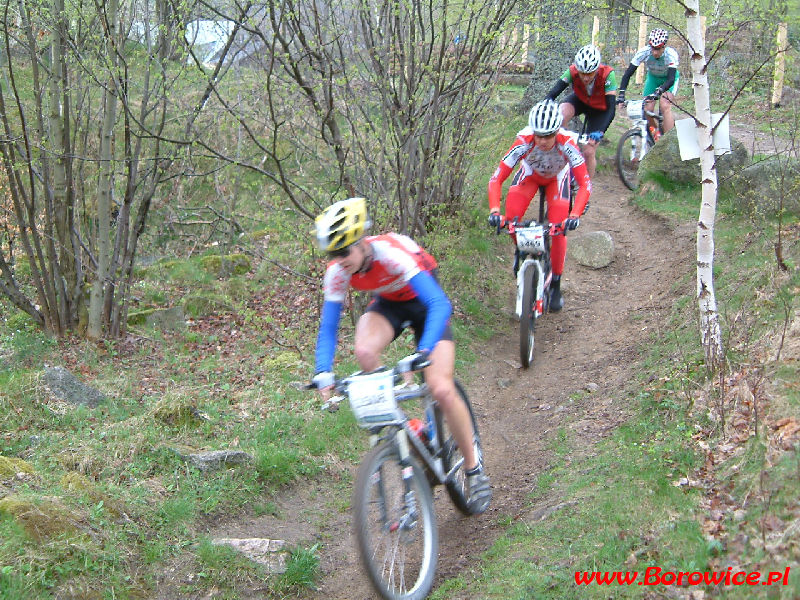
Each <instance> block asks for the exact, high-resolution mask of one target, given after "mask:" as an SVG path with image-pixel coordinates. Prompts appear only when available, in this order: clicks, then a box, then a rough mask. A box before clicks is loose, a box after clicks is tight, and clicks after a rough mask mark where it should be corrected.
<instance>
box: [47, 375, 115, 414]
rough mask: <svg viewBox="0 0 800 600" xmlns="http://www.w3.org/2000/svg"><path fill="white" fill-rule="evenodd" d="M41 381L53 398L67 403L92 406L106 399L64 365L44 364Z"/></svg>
mask: <svg viewBox="0 0 800 600" xmlns="http://www.w3.org/2000/svg"><path fill="white" fill-rule="evenodd" d="M42 383H43V384H44V386H45V387H46V388H47V390H48V391H49V392H50V394H51V395H52V396H53V397H54V398H56V399H57V400H60V401H62V402H66V403H68V404H73V405H76V406H77V405H86V406H89V407H91V408H94V407H96V406H97V405H98V404H100V403H101V402H105V401H106V396H105V394H103V393H102V392H100V391H98V390H96V389H94V388H93V387H90V386H88V385H86V384H85V383H83V382H82V381H79V380H78V378H77V377H75V376H74V375H73V374H72V373H70V372H69V371H68V370H67V369H65V368H64V367H50V366H45V368H44V374H43V376H42Z"/></svg>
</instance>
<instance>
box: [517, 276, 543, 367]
mask: <svg viewBox="0 0 800 600" xmlns="http://www.w3.org/2000/svg"><path fill="white" fill-rule="evenodd" d="M538 283H539V282H538V281H537V272H536V270H535V269H532V268H530V269H528V270H527V272H526V273H525V276H524V277H523V280H522V313H521V314H520V318H519V359H520V362H521V363H522V367H523V368H524V369H527V368H528V367H530V366H531V363H533V348H534V329H535V327H536V288H537V287H538Z"/></svg>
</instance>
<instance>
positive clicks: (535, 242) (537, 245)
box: [515, 225, 544, 254]
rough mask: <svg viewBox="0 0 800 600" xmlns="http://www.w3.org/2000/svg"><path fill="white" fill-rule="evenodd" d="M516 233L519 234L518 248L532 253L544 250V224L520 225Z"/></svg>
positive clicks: (539, 252)
mask: <svg viewBox="0 0 800 600" xmlns="http://www.w3.org/2000/svg"><path fill="white" fill-rule="evenodd" d="M515 233H516V234H517V248H519V249H520V250H522V251H523V252H528V253H530V254H541V253H542V252H544V227H543V226H542V225H534V226H533V227H519V228H517V230H516V231H515Z"/></svg>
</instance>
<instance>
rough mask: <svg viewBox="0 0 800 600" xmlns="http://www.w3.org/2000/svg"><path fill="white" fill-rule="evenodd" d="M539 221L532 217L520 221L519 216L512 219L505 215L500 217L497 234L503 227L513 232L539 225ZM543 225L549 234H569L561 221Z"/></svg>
mask: <svg viewBox="0 0 800 600" xmlns="http://www.w3.org/2000/svg"><path fill="white" fill-rule="evenodd" d="M537 224H539V222H538V221H537V220H536V219H530V220H528V221H519V220H518V219H517V217H514V218H513V219H511V220H510V221H509V220H508V219H506V218H505V217H503V216H501V217H500V225H498V226H497V231H496V232H495V233H496V234H498V235H499V234H500V230H501V229H508V233H509V234H513V233H514V232H515V231H516V230H517V229H518V228H519V227H530V226H531V225H537ZM541 225H544V226H545V231H547V234H548V235H567V229H566V228H565V227H564V225H563V224H561V223H541Z"/></svg>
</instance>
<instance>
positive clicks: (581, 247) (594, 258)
mask: <svg viewBox="0 0 800 600" xmlns="http://www.w3.org/2000/svg"><path fill="white" fill-rule="evenodd" d="M568 240H569V243H568V244H567V254H568V255H569V257H570V258H571V259H572V260H574V261H575V262H577V263H578V264H580V265H584V266H586V267H591V268H593V269H600V268H602V267H607V266H608V265H609V264H611V261H612V260H614V240H613V239H612V238H611V235H610V234H609V233H608V232H606V231H591V232H589V233H581V234H578V233H576V234H572V235H570V236H568Z"/></svg>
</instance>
